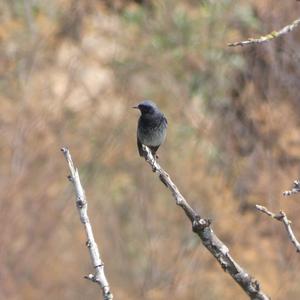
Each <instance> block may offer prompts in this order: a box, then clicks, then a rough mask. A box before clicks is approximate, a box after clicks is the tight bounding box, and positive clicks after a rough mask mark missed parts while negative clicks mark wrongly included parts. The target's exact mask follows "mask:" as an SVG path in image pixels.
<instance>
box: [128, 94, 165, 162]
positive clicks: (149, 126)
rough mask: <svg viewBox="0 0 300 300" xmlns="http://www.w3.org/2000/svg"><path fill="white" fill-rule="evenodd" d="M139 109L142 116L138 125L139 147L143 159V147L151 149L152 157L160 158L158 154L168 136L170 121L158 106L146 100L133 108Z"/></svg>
mask: <svg viewBox="0 0 300 300" xmlns="http://www.w3.org/2000/svg"><path fill="white" fill-rule="evenodd" d="M133 108H135V109H139V110H140V112H141V115H140V117H139V120H138V125H137V147H138V152H139V155H140V156H141V157H145V151H144V150H143V146H142V145H145V146H147V147H149V149H150V150H151V153H152V155H153V156H154V157H155V158H158V155H157V154H156V152H157V150H158V148H159V146H160V145H161V144H162V143H163V142H164V141H165V139H166V135H167V126H168V121H167V118H166V117H165V115H164V114H163V113H162V112H161V111H160V110H159V108H158V107H157V105H156V104H155V103H154V102H152V101H150V100H144V101H142V102H140V103H138V104H137V105H136V106H133Z"/></svg>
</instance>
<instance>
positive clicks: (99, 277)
mask: <svg viewBox="0 0 300 300" xmlns="http://www.w3.org/2000/svg"><path fill="white" fill-rule="evenodd" d="M61 151H62V153H63V154H64V156H65V158H66V160H67V163H68V167H69V170H70V173H71V175H69V176H68V179H69V180H70V181H71V182H72V184H73V186H74V191H75V195H76V207H77V209H78V213H79V216H80V221H81V223H82V224H83V225H84V229H85V233H86V236H87V242H86V245H87V247H88V249H89V253H90V257H91V261H92V264H93V267H94V268H95V274H89V275H87V276H85V277H84V278H86V279H88V280H91V281H93V282H95V283H97V284H98V285H99V286H100V287H101V289H102V294H103V299H104V300H110V299H113V295H112V293H111V292H110V287H109V284H108V281H107V279H106V276H105V273H104V264H103V262H102V260H101V258H100V254H99V250H98V246H97V244H96V242H95V239H94V234H93V230H92V225H91V223H90V220H89V217H88V214H87V200H86V197H85V193H84V190H83V188H82V185H81V182H80V178H79V173H78V170H77V168H75V167H74V164H73V161H72V157H71V154H70V152H69V150H68V149H67V148H62V149H61Z"/></svg>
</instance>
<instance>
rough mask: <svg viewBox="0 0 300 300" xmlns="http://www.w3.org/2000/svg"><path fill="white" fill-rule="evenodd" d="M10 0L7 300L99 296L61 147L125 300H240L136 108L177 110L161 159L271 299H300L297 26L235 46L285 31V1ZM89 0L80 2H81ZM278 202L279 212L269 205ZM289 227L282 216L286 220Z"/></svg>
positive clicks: (4, 246) (6, 10) (4, 109)
mask: <svg viewBox="0 0 300 300" xmlns="http://www.w3.org/2000/svg"><path fill="white" fill-rule="evenodd" d="M128 2H130V3H129V4H128V5H125V6H124V7H122V9H121V10H109V9H108V8H107V7H106V6H105V5H104V2H103V1H96V0H90V1H66V0H56V1H48V2H47V1H46V2H45V1H35V2H34V3H35V4H30V1H23V2H22V1H6V2H3V3H2V4H1V8H2V9H1V28H0V40H1V48H0V51H1V65H0V75H1V81H0V82H1V94H0V111H1V119H0V128H1V140H0V158H1V169H0V176H1V181H0V184H1V190H0V193H1V211H0V216H1V223H2V233H1V235H0V245H1V247H0V265H1V270H0V281H1V289H0V298H1V299H2V298H3V299H13V300H14V299H33V300H34V299H44V298H45V297H46V298H49V299H52V298H57V299H96V298H99V293H100V291H99V290H98V289H97V287H96V286H94V285H92V284H89V283H88V282H86V281H84V280H83V279H82V277H83V275H85V274H86V273H88V272H89V271H90V265H89V259H88V256H87V252H86V249H85V246H84V243H85V240H84V233H83V232H82V228H81V225H80V223H79V220H78V216H77V212H76V209H75V206H74V203H73V194H72V193H71V191H70V189H69V185H68V182H67V180H66V179H65V176H66V174H67V172H66V166H65V162H64V161H63V158H62V156H61V154H60V151H59V149H60V147H61V146H68V147H69V148H70V149H71V150H72V154H73V158H74V160H75V161H76V164H77V165H78V166H79V168H80V174H81V178H82V183H83V185H84V187H85V190H86V193H87V197H88V201H89V211H90V217H91V219H92V221H93V224H94V230H95V235H96V239H97V242H98V244H99V247H100V249H101V251H102V253H103V254H102V256H103V259H104V261H105V263H106V273H107V276H108V278H109V280H110V284H111V287H112V291H113V293H114V294H115V296H116V297H117V298H119V299H124V300H125V299H139V298H143V299H151V300H158V299H166V298H169V299H174V300H176V299H191V300H192V299H199V298H201V299H203V300H205V299H233V298H235V299H244V298H245V296H244V294H243V293H242V291H240V289H239V288H238V287H237V286H235V285H234V283H233V282H232V280H231V279H230V278H229V277H228V276H227V275H226V274H224V273H222V272H221V270H220V268H219V266H218V265H217V264H216V262H215V261H214V259H213V258H212V257H211V256H210V255H209V253H208V252H207V251H205V249H204V248H203V247H202V246H201V245H199V242H198V240H197V238H196V237H195V236H194V235H193V234H192V233H191V230H190V227H189V224H188V222H187V221H186V220H185V218H184V217H183V216H182V214H181V212H180V211H178V210H177V208H176V207H175V205H174V203H173V202H172V199H171V198H170V195H169V194H168V192H167V191H165V190H164V189H163V188H162V187H161V185H160V183H159V182H158V181H157V180H156V179H154V178H153V176H152V174H150V172H149V170H148V168H147V167H146V166H145V165H144V162H143V161H142V160H140V159H139V157H138V155H137V150H136V145H135V130H136V129H135V126H136V120H137V115H136V113H135V112H134V111H131V110H130V107H131V106H132V105H133V104H135V103H136V102H137V101H139V100H140V99H142V98H148V97H149V98H152V99H153V100H155V101H156V102H157V103H158V104H159V105H160V107H161V108H162V110H163V111H164V112H165V113H166V115H167V117H168V119H169V123H170V126H169V132H168V138H167V142H166V144H165V145H164V146H163V147H162V149H161V154H160V159H161V163H162V165H164V166H165V167H166V169H167V170H168V172H170V174H172V177H173V178H174V180H175V181H176V183H178V186H179V187H180V188H181V190H182V192H183V194H184V195H185V196H186V197H187V198H188V199H189V200H190V201H191V202H192V204H193V206H194V207H196V208H197V210H199V211H200V212H201V213H202V215H203V216H204V217H209V218H211V219H212V221H213V226H214V229H215V231H216V232H217V233H218V234H219V235H220V236H221V237H222V239H223V240H224V241H225V242H226V243H227V245H228V246H229V247H230V249H231V251H232V254H233V256H234V257H236V258H237V260H238V261H240V262H241V265H242V266H244V267H245V268H246V269H247V270H249V272H250V273H253V274H255V276H256V277H257V278H258V279H259V280H260V281H261V283H262V285H263V286H264V287H265V290H266V292H267V293H268V294H270V295H271V296H272V298H274V299H275V298H276V299H290V300H296V299H299V296H300V290H299V287H298V284H297V283H298V282H299V279H300V272H299V267H300V265H299V256H298V255H297V254H296V253H295V251H294V249H293V247H292V245H290V244H289V242H288V241H287V237H286V235H285V232H284V230H283V228H282V227H281V225H280V224H272V223H271V222H270V220H268V219H266V218H264V217H263V216H260V215H259V214H258V213H257V212H256V211H255V210H254V204H256V203H260V204H263V205H264V204H266V205H267V206H268V207H269V208H270V209H271V210H274V211H278V210H279V208H280V209H281V208H282V209H284V210H285V211H286V212H287V214H288V215H289V218H290V219H292V220H294V224H293V228H294V230H295V233H296V234H297V233H299V235H300V224H299V223H298V222H297V219H298V218H297V215H298V214H299V213H298V211H299V209H300V208H299V205H298V203H297V197H296V196H295V198H294V199H293V198H292V199H289V200H288V201H286V200H283V199H282V198H281V193H282V191H284V190H286V189H287V188H288V187H289V186H290V184H291V182H292V181H293V180H294V179H295V178H297V175H298V172H299V167H298V165H299V163H300V161H299V159H300V154H299V118H298V110H299V109H298V106H299V105H298V102H299V92H298V89H299V87H298V85H299V79H300V78H299V77H300V74H299V72H300V70H299V68H298V67H297V63H298V61H299V54H298V53H299V51H298V48H299V31H295V32H293V33H292V34H290V35H287V36H285V37H283V38H280V39H279V40H277V41H275V42H272V43H270V44H268V45H263V46H261V47H250V48H243V49H227V48H226V45H227V42H230V41H232V40H236V39H237V40H238V39H244V38H247V37H249V36H253V35H255V34H256V33H257V34H263V33H267V32H270V31H272V30H273V29H278V28H281V27H282V26H283V25H285V24H288V23H289V22H290V21H292V20H293V19H294V18H296V17H297V10H296V8H297V7H298V6H297V5H299V4H297V3H294V2H293V1H291V2H289V3H288V4H287V3H282V4H278V1H275V0H269V1H252V2H251V3H250V1H240V2H237V1H224V3H223V2H222V3H215V4H214V3H213V2H210V1H200V2H199V1H185V2H182V1H153V4H152V7H151V9H148V8H147V7H145V6H140V5H137V4H134V3H133V2H134V1H133V2H132V1H128ZM83 3H84V4H83ZM273 208H274V209H273ZM278 223H279V222H278Z"/></svg>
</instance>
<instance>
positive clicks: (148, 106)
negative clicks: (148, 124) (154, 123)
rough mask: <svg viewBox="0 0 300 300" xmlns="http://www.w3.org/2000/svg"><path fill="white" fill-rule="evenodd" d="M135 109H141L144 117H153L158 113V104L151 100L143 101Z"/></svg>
mask: <svg viewBox="0 0 300 300" xmlns="http://www.w3.org/2000/svg"><path fill="white" fill-rule="evenodd" d="M133 108H136V109H139V110H140V111H141V114H142V115H146V114H148V115H151V114H154V113H155V112H157V111H158V108H157V106H156V104H155V103H153V102H152V101H150V100H145V101H142V102H140V103H139V104H137V105H136V106H133Z"/></svg>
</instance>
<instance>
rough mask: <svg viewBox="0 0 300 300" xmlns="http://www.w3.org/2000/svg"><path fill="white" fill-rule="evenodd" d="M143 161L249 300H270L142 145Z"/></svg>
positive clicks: (208, 221) (208, 222)
mask: <svg viewBox="0 0 300 300" xmlns="http://www.w3.org/2000/svg"><path fill="white" fill-rule="evenodd" d="M143 150H144V153H145V160H146V162H147V163H148V164H149V165H150V166H151V168H152V171H153V172H155V173H157V174H158V176H159V179H160V180H161V182H162V183H163V184H164V185H165V186H166V187H167V188H168V189H169V190H170V191H171V193H172V196H173V198H174V199H175V201H176V204H177V205H179V206H180V207H181V208H182V209H183V210H184V212H185V214H186V215H187V217H188V218H189V220H190V221H191V223H192V228H193V231H194V232H195V233H196V234H197V235H198V236H199V238H200V239H201V240H202V243H203V245H204V246H205V247H206V248H207V249H208V250H209V251H210V252H211V253H212V255H213V256H214V257H215V258H216V260H217V261H218V262H219V264H220V265H221V267H222V268H223V270H224V271H225V272H227V273H229V274H230V276H231V277H232V278H233V279H234V280H235V282H236V283H238V284H239V285H240V286H241V288H242V289H243V290H244V292H245V293H247V294H248V296H249V297H250V299H253V300H267V299H270V298H269V297H268V296H266V295H265V294H264V293H263V292H262V291H261V290H260V285H259V283H258V281H257V280H255V279H254V278H253V277H252V276H250V275H249V274H248V273H247V272H246V271H245V270H244V269H243V268H242V267H241V266H240V265H238V263H237V262H235V261H234V259H233V258H232V257H231V255H230V254H229V249H228V248H227V246H226V245H225V244H224V243H223V242H222V241H221V240H220V239H219V238H218V237H217V236H216V235H215V233H214V232H213V230H212V228H211V226H210V224H211V222H210V220H206V219H203V218H202V217H201V216H200V215H198V214H197V213H196V212H195V210H194V209H193V208H192V207H191V206H190V205H189V204H188V202H187V201H186V199H185V198H184V197H183V196H182V194H181V193H180V192H179V190H178V188H177V186H176V185H175V184H174V182H173V181H172V180H171V178H170V176H169V174H168V173H167V172H166V171H164V170H163V169H162V167H161V166H160V165H159V164H158V162H157V161H156V160H155V159H154V157H153V155H152V154H151V151H150V150H149V149H148V147H146V146H144V145H143Z"/></svg>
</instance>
